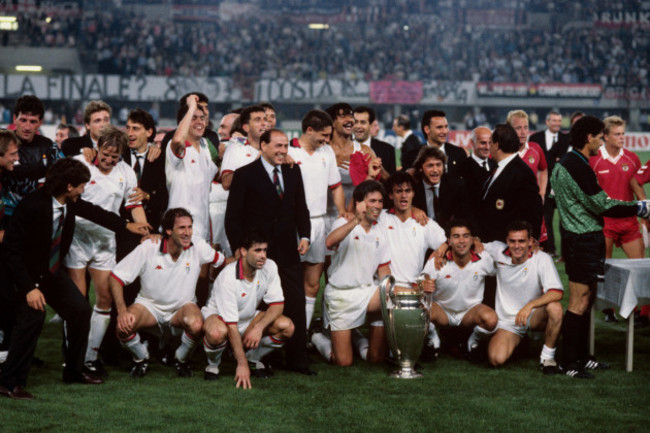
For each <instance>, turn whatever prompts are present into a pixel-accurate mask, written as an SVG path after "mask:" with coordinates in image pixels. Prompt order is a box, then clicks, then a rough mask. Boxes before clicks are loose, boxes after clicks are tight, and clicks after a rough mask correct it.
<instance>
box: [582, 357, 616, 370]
mask: <svg viewBox="0 0 650 433" xmlns="http://www.w3.org/2000/svg"><path fill="white" fill-rule="evenodd" d="M581 365H582V366H583V368H584V369H585V370H609V369H610V365H609V364H607V363H606V362H600V361H597V360H596V357H595V356H588V357H587V359H585V360H584V361H582V362H581Z"/></svg>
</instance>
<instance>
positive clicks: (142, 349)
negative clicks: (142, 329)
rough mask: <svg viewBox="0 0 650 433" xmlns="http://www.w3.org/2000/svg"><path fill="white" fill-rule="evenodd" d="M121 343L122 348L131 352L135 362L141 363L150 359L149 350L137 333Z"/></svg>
mask: <svg viewBox="0 0 650 433" xmlns="http://www.w3.org/2000/svg"><path fill="white" fill-rule="evenodd" d="M120 343H122V347H124V348H125V349H126V350H128V351H129V352H131V355H133V360H134V361H136V362H140V361H142V360H144V359H149V350H148V349H147V346H145V345H144V344H143V343H142V342H141V341H140V334H138V333H137V332H136V333H135V334H133V335H131V336H129V337H127V338H126V339H124V340H120Z"/></svg>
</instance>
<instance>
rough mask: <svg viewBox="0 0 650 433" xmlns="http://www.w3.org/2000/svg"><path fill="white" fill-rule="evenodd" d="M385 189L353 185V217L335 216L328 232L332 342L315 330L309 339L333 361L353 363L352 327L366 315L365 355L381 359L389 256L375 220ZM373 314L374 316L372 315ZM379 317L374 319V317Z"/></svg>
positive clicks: (327, 295) (327, 308)
mask: <svg viewBox="0 0 650 433" xmlns="http://www.w3.org/2000/svg"><path fill="white" fill-rule="evenodd" d="M383 196H384V188H383V186H382V185H381V184H380V183H379V182H377V181H374V180H367V181H364V182H361V183H360V184H359V185H357V187H356V188H355V189H354V194H353V199H354V206H355V210H356V212H355V217H354V218H351V219H350V220H349V221H348V220H346V219H345V218H339V219H338V220H336V222H335V223H334V226H333V227H332V231H331V232H330V234H329V235H328V236H327V241H326V242H327V248H329V249H333V250H335V252H334V254H333V255H332V264H331V265H330V267H329V269H328V276H329V281H328V283H327V286H326V287H325V293H324V296H323V298H324V300H325V312H324V313H325V325H326V326H329V328H330V329H331V336H332V338H331V341H330V339H329V338H327V336H326V335H325V334H323V333H315V334H314V335H313V336H312V342H313V343H314V345H315V346H316V348H317V349H318V351H319V352H320V353H321V354H322V355H323V356H324V357H325V359H327V360H328V361H332V362H333V363H334V364H337V365H341V366H348V365H352V361H353V347H352V343H353V341H352V337H353V334H352V331H353V330H354V329H355V328H357V327H359V326H361V325H363V324H364V323H365V322H366V318H367V317H368V316H371V318H372V320H373V321H372V322H371V326H370V343H369V346H368V353H367V359H368V361H370V362H381V361H383V359H384V356H385V354H386V351H387V350H386V342H385V341H386V340H385V332H384V326H383V322H382V321H381V319H380V305H379V289H378V287H377V284H376V282H375V280H374V276H375V273H376V274H377V277H378V278H379V279H380V280H381V279H382V278H383V277H385V276H386V275H388V274H390V255H389V253H390V252H389V249H388V239H387V237H386V234H385V231H384V230H383V229H382V227H381V226H380V225H378V224H377V219H378V218H379V215H380V214H381V209H382V206H383V203H384V200H383ZM373 316H374V317H373ZM377 319H379V320H377Z"/></svg>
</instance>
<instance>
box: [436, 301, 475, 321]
mask: <svg viewBox="0 0 650 433" xmlns="http://www.w3.org/2000/svg"><path fill="white" fill-rule="evenodd" d="M437 305H438V306H439V307H440V308H442V311H444V312H445V314H446V315H447V320H448V321H449V326H460V324H461V322H462V321H463V317H465V314H467V312H468V311H469V310H471V309H472V308H474V307H476V306H477V305H478V304H474V305H472V306H471V307H469V308H468V309H467V310H463V311H452V310H447V309H445V307H443V306H442V305H440V304H437Z"/></svg>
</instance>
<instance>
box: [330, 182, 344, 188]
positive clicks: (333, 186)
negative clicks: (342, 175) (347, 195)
mask: <svg viewBox="0 0 650 433" xmlns="http://www.w3.org/2000/svg"><path fill="white" fill-rule="evenodd" d="M340 185H341V182H339V183H335V184H334V185H330V189H335V188H338V187H339V186H340Z"/></svg>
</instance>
